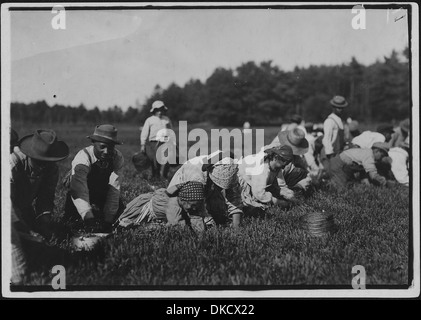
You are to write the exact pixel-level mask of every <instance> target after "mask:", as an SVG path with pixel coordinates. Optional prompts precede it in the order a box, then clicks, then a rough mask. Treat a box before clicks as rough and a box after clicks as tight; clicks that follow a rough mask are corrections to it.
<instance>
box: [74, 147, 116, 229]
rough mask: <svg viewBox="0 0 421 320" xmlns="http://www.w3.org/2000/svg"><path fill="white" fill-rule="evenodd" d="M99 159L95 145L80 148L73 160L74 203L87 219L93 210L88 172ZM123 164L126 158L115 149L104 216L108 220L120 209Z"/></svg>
mask: <svg viewBox="0 0 421 320" xmlns="http://www.w3.org/2000/svg"><path fill="white" fill-rule="evenodd" d="M84 150H86V152H85V151H84ZM97 161H98V159H97V157H96V156H95V153H94V147H93V146H89V147H87V148H85V149H82V150H80V151H79V152H78V153H77V154H76V156H75V158H74V159H73V161H72V173H71V174H72V177H71V183H70V192H71V195H72V200H73V203H74V205H75V207H76V209H77V211H78V213H79V215H80V216H81V217H82V219H85V216H86V214H87V213H88V212H91V211H92V206H91V202H90V197H89V193H90V190H89V189H88V174H89V172H90V170H91V167H92V165H93V164H95V163H96V162H97ZM123 164H124V158H123V156H122V154H121V152H120V151H119V150H117V149H115V150H114V157H113V168H112V172H111V174H110V176H109V179H108V192H107V196H106V200H105V204H104V217H105V219H106V220H107V221H108V220H112V219H113V218H114V216H115V215H116V213H117V210H118V205H119V198H120V186H121V180H122V177H121V169H122V168H123Z"/></svg>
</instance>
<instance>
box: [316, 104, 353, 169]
mask: <svg viewBox="0 0 421 320" xmlns="http://www.w3.org/2000/svg"><path fill="white" fill-rule="evenodd" d="M330 105H331V107H332V113H331V114H330V115H329V116H328V117H327V119H326V120H325V122H324V123H323V131H324V136H323V140H322V141H323V149H322V151H321V155H320V159H321V161H322V164H323V167H324V168H325V169H326V170H329V160H330V159H331V158H333V157H334V156H335V155H336V154H338V153H340V152H342V150H344V147H345V132H344V129H345V127H344V123H343V122H342V119H341V116H342V114H343V111H344V109H345V108H346V107H347V106H348V102H347V101H346V100H345V98H344V97H342V96H334V97H333V98H332V99H331V100H330Z"/></svg>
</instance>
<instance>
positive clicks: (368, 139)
mask: <svg viewBox="0 0 421 320" xmlns="http://www.w3.org/2000/svg"><path fill="white" fill-rule="evenodd" d="M385 141H386V137H385V136H384V135H382V134H381V133H379V132H372V131H364V132H363V133H361V134H360V135H359V136H356V137H355V138H354V139H352V144H355V145H357V146H359V147H360V148H365V149H370V148H371V147H372V146H373V144H374V143H376V142H385Z"/></svg>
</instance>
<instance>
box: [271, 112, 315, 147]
mask: <svg viewBox="0 0 421 320" xmlns="http://www.w3.org/2000/svg"><path fill="white" fill-rule="evenodd" d="M289 120H290V123H287V124H284V125H282V127H281V130H280V131H288V130H293V129H295V128H299V129H301V130H303V131H304V133H306V134H307V131H306V128H305V125H304V120H303V117H301V116H300V115H299V114H293V115H292V116H291V117H290V118H289ZM276 139H277V137H275V139H274V140H273V141H272V143H273V142H276Z"/></svg>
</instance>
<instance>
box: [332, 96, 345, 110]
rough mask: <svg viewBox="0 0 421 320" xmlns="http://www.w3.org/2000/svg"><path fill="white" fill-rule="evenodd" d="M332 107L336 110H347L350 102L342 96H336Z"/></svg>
mask: <svg viewBox="0 0 421 320" xmlns="http://www.w3.org/2000/svg"><path fill="white" fill-rule="evenodd" d="M330 105H331V106H332V107H334V108H345V107H347V106H348V102H347V101H346V100H345V98H344V97H342V96H334V97H333V98H332V99H331V100H330Z"/></svg>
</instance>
